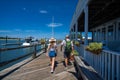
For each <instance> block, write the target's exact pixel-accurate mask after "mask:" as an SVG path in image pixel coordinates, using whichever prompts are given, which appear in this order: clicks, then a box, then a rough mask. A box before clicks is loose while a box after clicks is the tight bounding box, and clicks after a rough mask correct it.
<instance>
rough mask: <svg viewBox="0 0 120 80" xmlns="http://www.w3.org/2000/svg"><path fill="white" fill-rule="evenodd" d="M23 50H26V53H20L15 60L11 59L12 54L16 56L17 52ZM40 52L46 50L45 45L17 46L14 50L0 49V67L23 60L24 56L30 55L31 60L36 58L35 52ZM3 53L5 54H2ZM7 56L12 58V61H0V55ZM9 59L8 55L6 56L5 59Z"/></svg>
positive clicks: (0, 59)
mask: <svg viewBox="0 0 120 80" xmlns="http://www.w3.org/2000/svg"><path fill="white" fill-rule="evenodd" d="M24 49H26V51H25V52H24V53H22V55H21V56H17V57H15V58H13V57H12V56H14V55H12V54H16V55H17V52H16V50H17V51H19V50H20V51H23V50H24ZM41 50H44V51H45V50H46V48H45V45H41V44H33V45H30V46H19V47H14V48H0V66H4V65H6V64H9V63H11V62H14V61H16V60H19V59H21V58H24V57H26V56H29V55H32V58H33V59H34V58H36V54H37V52H39V51H41ZM9 51H12V52H13V53H9ZM4 52H5V53H4ZM6 53H7V54H8V53H9V55H10V56H11V57H12V59H8V60H6V61H4V60H3V61H2V57H3V56H2V54H6ZM7 57H9V56H8V55H7V56H6V58H7Z"/></svg>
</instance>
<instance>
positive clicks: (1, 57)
mask: <svg viewBox="0 0 120 80" xmlns="http://www.w3.org/2000/svg"><path fill="white" fill-rule="evenodd" d="M5 42H6V41H5V40H0V48H15V47H19V46H22V45H8V46H5V45H3V44H5ZM22 42H24V41H21V43H22ZM8 43H18V40H8ZM37 49H40V46H38V47H37ZM33 51H34V47H29V48H21V49H15V50H8V51H0V63H4V62H6V61H10V60H13V59H17V58H19V57H21V56H24V55H27V54H28V53H31V52H33ZM29 57H31V55H29V56H26V57H24V58H22V59H19V60H17V61H15V62H12V63H10V64H7V65H5V66H0V71H1V70H3V69H5V68H7V67H10V66H12V65H14V64H16V63H18V62H20V61H22V60H25V59H27V58H29Z"/></svg>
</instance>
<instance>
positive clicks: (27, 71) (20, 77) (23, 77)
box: [0, 51, 77, 80]
mask: <svg viewBox="0 0 120 80" xmlns="http://www.w3.org/2000/svg"><path fill="white" fill-rule="evenodd" d="M55 64H56V66H55V72H54V73H53V74H51V73H50V66H49V57H47V56H46V55H45V53H42V54H41V55H39V56H38V57H36V58H35V59H33V60H25V61H22V62H21V63H18V64H16V65H14V66H12V67H10V68H8V69H6V70H3V71H1V72H0V78H1V79H2V80H77V73H76V71H75V68H74V65H73V64H71V65H69V66H68V69H67V70H65V67H64V57H63V53H62V52H60V51H59V52H58V54H57V57H56V62H55Z"/></svg>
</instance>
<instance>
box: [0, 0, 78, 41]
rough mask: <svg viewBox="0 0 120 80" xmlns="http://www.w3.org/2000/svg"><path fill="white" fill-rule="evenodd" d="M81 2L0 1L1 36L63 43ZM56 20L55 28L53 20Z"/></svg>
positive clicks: (52, 0)
mask: <svg viewBox="0 0 120 80" xmlns="http://www.w3.org/2000/svg"><path fill="white" fill-rule="evenodd" d="M77 2H78V0H0V36H6V35H7V36H10V37H22V38H24V37H28V36H33V37H35V38H43V37H47V38H50V37H51V36H52V28H51V26H54V33H55V34H54V37H55V38H57V39H63V38H64V37H65V35H66V34H68V33H69V26H70V22H71V20H72V16H73V13H74V11H75V8H76V5H77ZM53 16H54V24H52V17H53Z"/></svg>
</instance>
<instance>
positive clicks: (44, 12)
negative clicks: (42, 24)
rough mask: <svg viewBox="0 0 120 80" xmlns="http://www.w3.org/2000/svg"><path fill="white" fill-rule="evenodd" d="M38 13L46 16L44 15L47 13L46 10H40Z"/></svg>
mask: <svg viewBox="0 0 120 80" xmlns="http://www.w3.org/2000/svg"><path fill="white" fill-rule="evenodd" d="M40 13H42V14H46V13H48V12H47V11H46V10H40Z"/></svg>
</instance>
